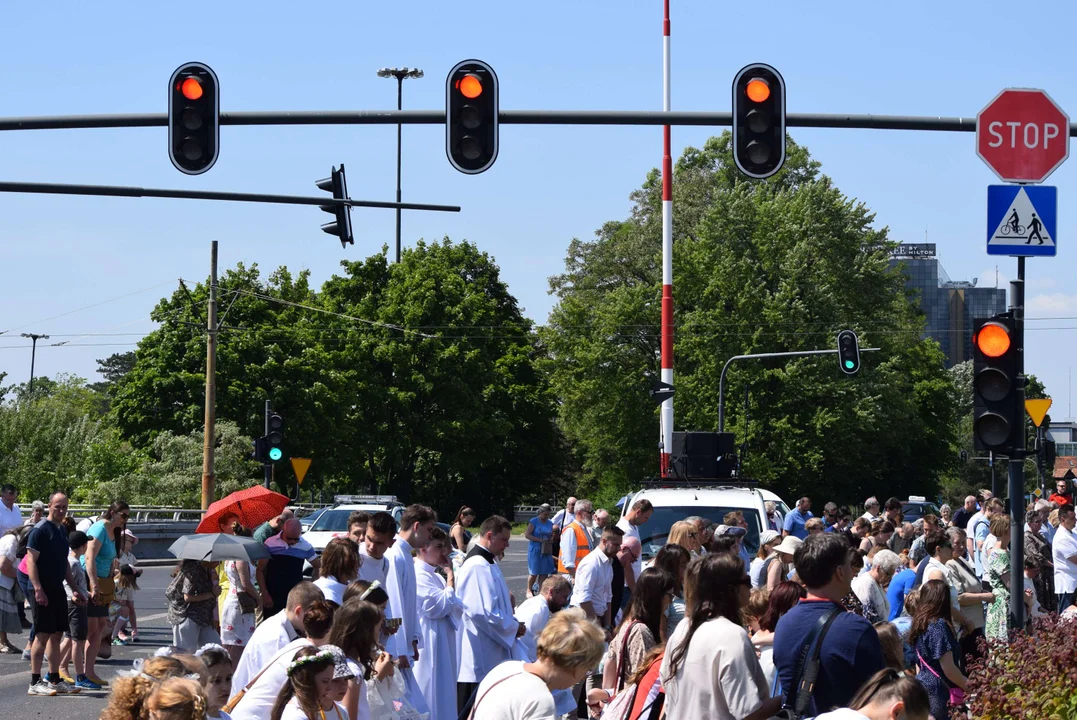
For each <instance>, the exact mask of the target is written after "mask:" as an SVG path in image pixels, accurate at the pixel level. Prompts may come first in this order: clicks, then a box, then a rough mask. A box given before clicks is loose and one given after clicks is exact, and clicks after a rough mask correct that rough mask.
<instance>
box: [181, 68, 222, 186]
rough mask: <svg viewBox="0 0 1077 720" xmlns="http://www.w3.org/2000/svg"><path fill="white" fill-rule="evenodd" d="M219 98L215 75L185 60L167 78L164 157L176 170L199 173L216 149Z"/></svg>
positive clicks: (210, 163) (207, 166)
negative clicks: (166, 151) (185, 62)
mask: <svg viewBox="0 0 1077 720" xmlns="http://www.w3.org/2000/svg"><path fill="white" fill-rule="evenodd" d="M220 117H221V97H220V85H219V83H218V82H217V74H216V73H215V72H213V70H212V68H210V67H209V66H208V65H203V64H202V63H187V64H186V65H182V66H180V67H179V68H178V69H177V70H176V72H174V73H172V78H171V79H170V80H169V81H168V157H169V159H170V160H171V161H172V164H173V165H175V166H176V169H177V170H179V171H180V172H182V173H186V174H187V175H200V174H202V173H204V172H205V171H207V170H209V169H210V168H211V167H213V164H214V163H215V162H217V155H218V153H219V152H220V138H221V132H220V127H221V123H220Z"/></svg>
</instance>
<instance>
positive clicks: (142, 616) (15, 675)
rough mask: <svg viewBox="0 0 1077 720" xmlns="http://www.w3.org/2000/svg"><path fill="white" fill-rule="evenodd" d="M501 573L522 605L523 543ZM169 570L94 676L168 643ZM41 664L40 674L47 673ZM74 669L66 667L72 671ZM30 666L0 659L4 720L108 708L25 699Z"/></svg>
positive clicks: (89, 713)
mask: <svg viewBox="0 0 1077 720" xmlns="http://www.w3.org/2000/svg"><path fill="white" fill-rule="evenodd" d="M502 570H503V572H504V574H505V578H506V580H507V581H508V583H509V589H510V590H512V592H513V593H514V594H515V596H516V602H517V603H520V602H523V599H524V595H525V588H526V585H527V541H526V540H524V539H523V538H522V537H519V538H515V537H514V538H513V540H512V544H511V545H510V546H509V549H508V552H506V554H505V559H504V561H503V562H502ZM171 572H172V570H171V568H170V567H148V568H146V569H145V572H144V573H143V574H142V577H141V578H140V580H139V586H140V587H141V592H139V594H138V598H137V600H136V601H135V607H136V610H137V614H138V627H139V635H140V636H141V642H139V643H136V644H133V645H129V646H127V647H114V648H113V650H114V652H113V655H112V659H110V660H99V661H98V664H97V674H98V675H100V676H101V677H102V678H103V679H105V680H109V681H111V680H112V679H113V678H114V677H115V676H116V673H118V672H121V671H124V670H130V669H131V663H132V661H134V660H135V659H136V658H144V657H148V656H150V655H152V654H153V653H154V651H155V650H156V649H157V648H158V647H161V646H163V645H171V644H172V626H171V625H169V624H168V619H167V618H166V616H165V588H167V587H168V583H169V581H170V580H171ZM11 641H12V642H13V643H15V644H16V645H19V646H20V647H22V646H23V645H25V643H26V635H25V634H23V635H21V636H18V635H12V636H11ZM47 667H48V666H47V664H46V667H45V669H46V670H47ZM73 671H74V668H72V672H73ZM29 683H30V664H29V663H28V662H23V660H22V659H21V658H20V657H19V656H18V655H0V707H2V708H3V709H4V717H8V718H38V717H43V718H51V719H58V718H62V720H96V719H97V717H98V716H99V715H100V714H101V711H102V710H104V708H105V706H106V705H107V704H108V691H107V688H106V690H104V691H102V692H97V693H90V692H86V691H83V692H81V693H79V694H78V695H66V696H65V695H57V696H55V697H30V696H28V695H27V694H26V688H27V686H28V685H29Z"/></svg>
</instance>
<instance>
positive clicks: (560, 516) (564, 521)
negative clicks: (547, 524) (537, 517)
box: [553, 508, 576, 530]
mask: <svg viewBox="0 0 1077 720" xmlns="http://www.w3.org/2000/svg"><path fill="white" fill-rule="evenodd" d="M565 515H566V512H565V509H564V508H561V509H560V510H558V511H557V514H556V515H554V516H553V526H554V527H558V528H561V529H562V530H564V529H565V526H566V525H568V524H569V523H570V522H572V521H573V520H575V519H576V513H567V515H568V518H565Z"/></svg>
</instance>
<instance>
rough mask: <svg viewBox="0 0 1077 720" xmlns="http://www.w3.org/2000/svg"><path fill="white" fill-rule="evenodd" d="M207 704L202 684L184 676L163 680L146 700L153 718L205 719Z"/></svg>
mask: <svg viewBox="0 0 1077 720" xmlns="http://www.w3.org/2000/svg"><path fill="white" fill-rule="evenodd" d="M207 704H208V703H207V702H206V695H205V693H204V692H203V691H202V686H201V685H200V684H198V683H197V682H195V681H194V680H187V679H186V678H169V679H167V680H165V681H164V682H162V683H161V684H160V685H158V686H157V688H156V689H155V690H154V691H153V693H152V694H151V695H150V697H149V699H148V700H147V701H146V707H147V708H148V709H149V712H150V715H151V716H152V717H153V718H155V720H156V719H158V718H159V719H160V720H205V717H206V706H207Z"/></svg>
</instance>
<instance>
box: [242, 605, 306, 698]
mask: <svg viewBox="0 0 1077 720" xmlns="http://www.w3.org/2000/svg"><path fill="white" fill-rule="evenodd" d="M297 636H298V633H297V632H296V631H295V628H294V627H292V623H291V621H289V620H288V613H287V612H286V611H284V610H281V611H280V612H278V613H277V614H276V615H273V616H272V617H270V618H268V619H266V620H265V621H263V622H262V624H261V625H259V626H258V627H257V629H255V631H254V634H253V635H252V636H251V640H250V642H249V643H247V647H246V648H245V649H244V650H243V655H242V656H241V657H240V658H239V665H238V666H237V667H236V670H235V672H234V673H233V674H232V697H235V695H236V693H238V692H239V691H240V690H242V689H243V688H245V687H247V683H249V682H250V681H251V680H253V679H254V676H255V675H257V674H258V672H259V671H260V670H261V669H262V668H264V667H265V666H266V665H268V664H269V661H270V660H272V659H273V657H274V656H276V654H277V653H278V652H280V651H281V650H282V649H283V648H284V647H285V646H286V645H288V643H290V642H292V641H293V640H295V639H296V637H297ZM285 664H287V663H285ZM277 689H278V690H280V688H277ZM244 699H245V698H244Z"/></svg>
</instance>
